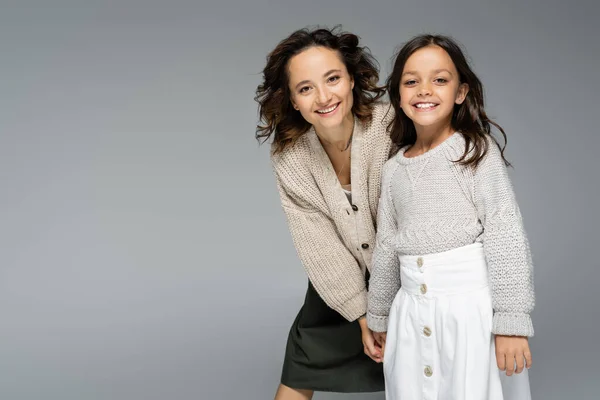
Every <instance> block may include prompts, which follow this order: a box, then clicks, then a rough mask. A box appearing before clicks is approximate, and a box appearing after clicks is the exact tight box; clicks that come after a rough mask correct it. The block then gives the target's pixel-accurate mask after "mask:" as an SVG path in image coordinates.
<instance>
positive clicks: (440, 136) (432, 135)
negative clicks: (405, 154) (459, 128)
mask: <svg viewBox="0 0 600 400" xmlns="http://www.w3.org/2000/svg"><path fill="white" fill-rule="evenodd" d="M415 130H416V132H417V140H416V141H415V144H413V145H412V146H411V147H410V154H411V155H412V156H413V157H414V156H417V155H420V154H423V153H426V152H428V151H429V150H431V149H433V148H435V147H436V146H438V145H439V144H441V143H442V142H443V141H444V140H446V139H448V138H449V137H450V136H452V134H453V133H454V132H455V131H454V129H452V126H451V125H450V121H448V122H447V123H445V124H444V125H442V126H439V125H438V126H418V125H415Z"/></svg>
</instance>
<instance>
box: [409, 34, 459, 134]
mask: <svg viewBox="0 0 600 400" xmlns="http://www.w3.org/2000/svg"><path fill="white" fill-rule="evenodd" d="M468 91H469V86H468V85H467V84H466V83H462V84H461V83H460V81H459V75H458V71H457V70H456V67H455V66H454V63H453V62H452V59H451V58H450V56H449V55H448V53H446V51H445V50H444V49H442V48H441V47H439V46H435V45H431V46H427V47H424V48H422V49H419V50H417V51H415V52H414V53H413V54H412V55H411V56H410V57H409V58H408V59H407V60H406V64H405V65H404V69H403V71H402V77H401V79H400V107H401V108H402V111H404V113H405V114H406V116H407V117H408V118H410V119H411V120H412V121H413V122H414V124H415V127H416V128H417V129H418V128H424V127H430V128H442V129H443V128H444V127H446V126H449V124H450V122H451V120H452V112H453V110H454V105H455V104H462V103H463V101H464V100H465V97H466V96H467V92H468Z"/></svg>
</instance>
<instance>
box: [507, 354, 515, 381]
mask: <svg viewBox="0 0 600 400" xmlns="http://www.w3.org/2000/svg"><path fill="white" fill-rule="evenodd" d="M514 372H515V354H514V353H512V352H511V353H508V354H507V355H506V376H511V375H512V374H513V373H514Z"/></svg>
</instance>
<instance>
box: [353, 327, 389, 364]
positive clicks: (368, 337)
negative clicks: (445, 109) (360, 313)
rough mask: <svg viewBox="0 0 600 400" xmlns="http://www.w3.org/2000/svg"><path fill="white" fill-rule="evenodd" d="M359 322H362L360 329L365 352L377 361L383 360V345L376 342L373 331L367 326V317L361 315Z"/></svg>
mask: <svg viewBox="0 0 600 400" xmlns="http://www.w3.org/2000/svg"><path fill="white" fill-rule="evenodd" d="M358 323H359V324H360V330H361V332H362V342H363V346H364V350H365V354H366V355H368V356H369V357H370V358H371V359H372V360H373V361H375V362H377V363H380V362H382V361H383V352H382V351H381V347H380V346H379V345H378V344H377V343H376V342H375V338H374V337H373V332H372V331H371V330H370V329H369V327H368V326H367V319H366V318H365V317H360V318H359V319H358Z"/></svg>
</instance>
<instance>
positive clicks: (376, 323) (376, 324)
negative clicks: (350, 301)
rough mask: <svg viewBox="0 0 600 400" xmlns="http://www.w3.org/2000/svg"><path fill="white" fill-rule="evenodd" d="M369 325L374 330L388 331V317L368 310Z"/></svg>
mask: <svg viewBox="0 0 600 400" xmlns="http://www.w3.org/2000/svg"><path fill="white" fill-rule="evenodd" d="M367 326H368V327H369V329H370V330H372V331H373V332H387V326H388V317H387V316H385V317H382V316H379V315H373V314H371V313H370V312H367Z"/></svg>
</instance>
